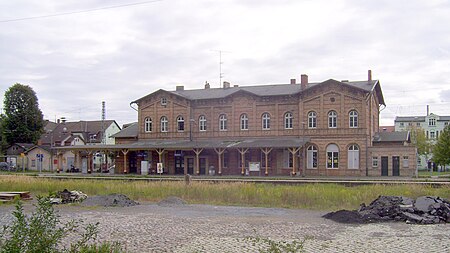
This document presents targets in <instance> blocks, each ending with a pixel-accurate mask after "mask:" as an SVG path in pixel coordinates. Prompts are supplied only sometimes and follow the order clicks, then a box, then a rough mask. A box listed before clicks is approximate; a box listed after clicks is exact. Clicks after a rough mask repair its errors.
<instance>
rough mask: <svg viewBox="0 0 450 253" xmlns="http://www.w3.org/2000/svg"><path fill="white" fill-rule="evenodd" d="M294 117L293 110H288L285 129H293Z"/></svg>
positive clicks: (285, 116) (285, 115) (285, 117)
mask: <svg viewBox="0 0 450 253" xmlns="http://www.w3.org/2000/svg"><path fill="white" fill-rule="evenodd" d="M293 118H294V117H293V115H292V112H286V113H285V114H284V129H293V124H292V122H293Z"/></svg>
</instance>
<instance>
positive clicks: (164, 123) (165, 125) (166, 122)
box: [160, 116, 169, 133]
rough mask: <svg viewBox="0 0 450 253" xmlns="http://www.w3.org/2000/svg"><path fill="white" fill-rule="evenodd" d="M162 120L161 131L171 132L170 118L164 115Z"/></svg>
mask: <svg viewBox="0 0 450 253" xmlns="http://www.w3.org/2000/svg"><path fill="white" fill-rule="evenodd" d="M160 121H161V132H162V133H167V132H169V120H168V119H167V117H166V116H162V117H161V120H160Z"/></svg>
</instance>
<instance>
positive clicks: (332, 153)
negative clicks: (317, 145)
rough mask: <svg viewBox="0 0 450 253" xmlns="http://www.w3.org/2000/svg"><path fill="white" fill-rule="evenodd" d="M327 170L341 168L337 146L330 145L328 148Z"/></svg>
mask: <svg viewBox="0 0 450 253" xmlns="http://www.w3.org/2000/svg"><path fill="white" fill-rule="evenodd" d="M327 168H328V169H338V168H339V148H338V146H337V145H336V144H330V145H328V146H327Z"/></svg>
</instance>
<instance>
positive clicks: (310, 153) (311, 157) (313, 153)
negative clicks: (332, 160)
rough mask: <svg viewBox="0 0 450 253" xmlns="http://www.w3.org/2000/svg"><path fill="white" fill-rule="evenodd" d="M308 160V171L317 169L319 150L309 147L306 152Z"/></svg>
mask: <svg viewBox="0 0 450 253" xmlns="http://www.w3.org/2000/svg"><path fill="white" fill-rule="evenodd" d="M306 160H307V162H308V164H307V168H308V169H317V148H316V147H315V146H309V147H308V150H307V152H306Z"/></svg>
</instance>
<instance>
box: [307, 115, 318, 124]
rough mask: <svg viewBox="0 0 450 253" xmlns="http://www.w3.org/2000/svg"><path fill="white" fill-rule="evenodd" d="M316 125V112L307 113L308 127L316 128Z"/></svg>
mask: <svg viewBox="0 0 450 253" xmlns="http://www.w3.org/2000/svg"><path fill="white" fill-rule="evenodd" d="M316 127H317V114H316V112H309V113H308V128H316Z"/></svg>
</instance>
